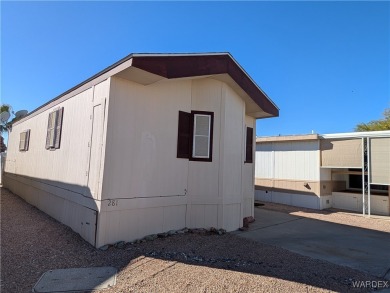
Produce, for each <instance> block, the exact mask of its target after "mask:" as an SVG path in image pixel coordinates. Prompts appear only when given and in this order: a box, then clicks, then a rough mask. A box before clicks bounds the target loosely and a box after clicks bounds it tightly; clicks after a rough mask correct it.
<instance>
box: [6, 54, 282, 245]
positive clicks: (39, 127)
mask: <svg viewBox="0 0 390 293" xmlns="http://www.w3.org/2000/svg"><path fill="white" fill-rule="evenodd" d="M278 112H279V110H278V108H277V107H276V106H275V104H274V103H273V102H272V101H271V100H270V99H269V98H268V97H267V96H266V94H265V93H264V92H263V91H262V90H261V89H260V88H259V87H258V86H257V85H256V83H255V82H254V81H253V80H252V79H251V78H250V77H249V76H248V75H247V74H246V73H245V71H244V70H243V69H242V68H241V67H240V65H239V64H238V63H237V62H236V61H235V60H234V59H233V58H232V56H231V55H230V54H228V53H215V54H214V53H211V54H132V55H129V56H128V57H126V58H124V59H122V60H120V61H119V62H117V63H115V64H114V65H112V66H110V67H108V68H107V69H105V70H103V71H102V72H100V73H98V74H96V75H95V76H93V77H92V78H90V79H88V80H86V81H85V82H83V83H81V84H79V85H77V86H76V87H74V88H72V89H70V90H69V91H67V92H65V93H64V94H62V95H60V96H58V97H57V98H55V99H53V100H51V101H49V102H48V103H46V104H44V105H42V106H41V107H39V108H38V109H36V110H34V111H33V112H31V113H30V114H29V115H28V116H26V117H25V118H23V119H22V120H20V121H18V122H16V123H14V124H13V126H12V130H11V131H10V133H9V143H8V153H7V160H6V166H5V173H4V185H5V186H6V187H7V188H9V189H10V190H11V191H12V192H14V193H16V194H18V195H19V196H21V197H22V198H24V199H25V200H26V201H28V202H29V203H31V204H33V205H35V206H36V207H38V208H39V209H41V210H42V211H44V212H46V213H47V214H49V215H50V216H52V217H53V218H55V219H57V220H59V221H60V222H62V223H64V224H66V225H68V226H70V227H71V228H72V229H73V230H74V231H76V232H78V233H79V234H80V235H81V236H82V237H83V238H84V239H86V240H87V241H88V242H90V243H91V244H93V245H95V246H97V247H100V246H102V245H105V244H108V243H114V242H116V241H132V240H135V239H139V238H141V237H143V236H145V235H149V234H154V233H159V232H164V231H168V230H172V229H181V228H184V227H204V228H210V227H216V228H224V229H226V230H228V231H232V230H235V229H237V228H239V227H241V226H242V222H243V218H244V217H247V216H253V205H254V164H253V162H252V158H253V156H254V142H255V136H254V134H255V133H256V130H255V128H256V119H257V118H266V117H274V116H278Z"/></svg>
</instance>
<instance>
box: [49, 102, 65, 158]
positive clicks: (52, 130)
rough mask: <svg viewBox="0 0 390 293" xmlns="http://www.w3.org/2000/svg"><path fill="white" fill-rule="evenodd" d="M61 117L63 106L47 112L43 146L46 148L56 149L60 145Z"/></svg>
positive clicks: (62, 115)
mask: <svg viewBox="0 0 390 293" xmlns="http://www.w3.org/2000/svg"><path fill="white" fill-rule="evenodd" d="M63 117H64V107H59V108H57V109H55V110H53V111H51V112H50V113H49V117H48V122H47V129H46V130H47V131H46V146H45V148H46V149H47V150H56V149H59V148H60V146H61V134H62V121H63Z"/></svg>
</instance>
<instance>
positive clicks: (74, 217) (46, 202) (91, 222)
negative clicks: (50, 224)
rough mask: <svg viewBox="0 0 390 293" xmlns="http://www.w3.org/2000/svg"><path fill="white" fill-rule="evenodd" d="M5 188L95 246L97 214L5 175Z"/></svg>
mask: <svg viewBox="0 0 390 293" xmlns="http://www.w3.org/2000/svg"><path fill="white" fill-rule="evenodd" d="M3 179H4V186H5V187H6V188H8V189H9V190H10V191H12V192H13V193H14V194H16V195H18V196H20V197H21V198H23V199H24V200H25V201H26V202H28V203H29V204H31V205H33V206H35V207H37V208H38V209H40V210H41V211H43V212H44V213H46V214H48V215H49V216H51V217H52V218H54V219H56V220H57V221H59V222H61V223H63V224H65V225H67V226H69V227H70V228H72V230H74V231H75V232H77V233H79V234H80V236H81V237H82V238H84V239H85V240H86V241H88V242H89V243H91V244H92V245H95V232H96V219H97V212H96V211H94V210H92V209H89V208H86V207H84V206H82V205H79V204H77V203H74V202H71V201H69V200H66V199H64V198H61V197H58V196H56V195H54V194H51V193H49V192H47V191H43V190H40V189H37V188H35V187H33V186H31V185H27V184H25V183H23V182H21V181H16V180H15V179H13V178H12V176H9V175H7V174H4V178H3Z"/></svg>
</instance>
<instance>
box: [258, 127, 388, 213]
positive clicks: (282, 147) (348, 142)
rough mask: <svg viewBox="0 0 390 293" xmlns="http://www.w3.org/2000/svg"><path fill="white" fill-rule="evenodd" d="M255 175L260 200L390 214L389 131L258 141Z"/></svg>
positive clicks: (302, 136)
mask: <svg viewBox="0 0 390 293" xmlns="http://www.w3.org/2000/svg"><path fill="white" fill-rule="evenodd" d="M362 174H365V176H362ZM255 177H256V183H255V184H256V192H255V199H256V200H260V201H266V202H276V203H282V204H287V205H293V206H299V207H307V208H313V209H325V208H330V207H334V208H339V209H345V210H351V211H359V212H363V214H370V213H372V214H377V215H387V216H388V215H390V205H389V202H390V200H389V197H390V191H389V185H390V131H374V132H354V133H338V134H326V135H317V134H309V135H292V136H275V137H263V138H257V139H256V171H255Z"/></svg>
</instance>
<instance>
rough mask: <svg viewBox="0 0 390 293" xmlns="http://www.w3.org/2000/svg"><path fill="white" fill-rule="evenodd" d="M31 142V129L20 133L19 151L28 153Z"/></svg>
mask: <svg viewBox="0 0 390 293" xmlns="http://www.w3.org/2000/svg"><path fill="white" fill-rule="evenodd" d="M29 142H30V129H28V130H26V131H23V132H21V133H20V141H19V151H24V152H25V151H28V145H29Z"/></svg>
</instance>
